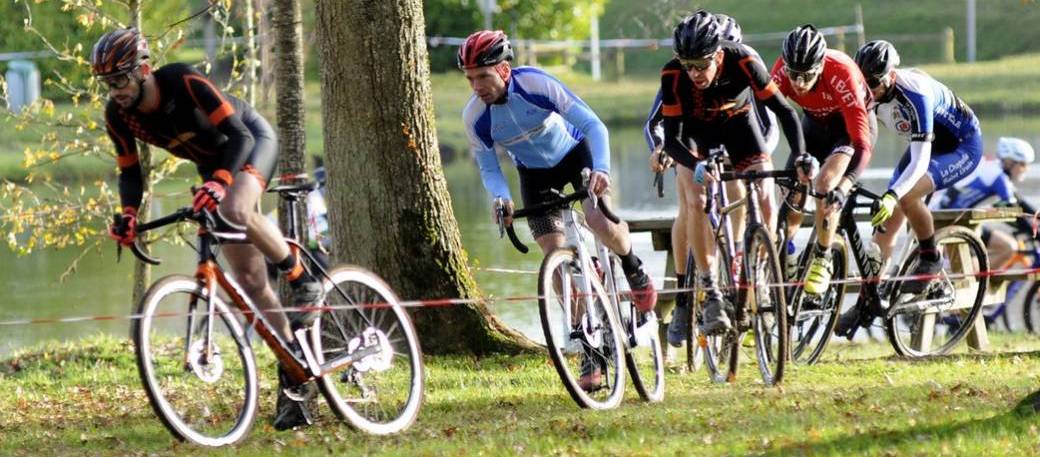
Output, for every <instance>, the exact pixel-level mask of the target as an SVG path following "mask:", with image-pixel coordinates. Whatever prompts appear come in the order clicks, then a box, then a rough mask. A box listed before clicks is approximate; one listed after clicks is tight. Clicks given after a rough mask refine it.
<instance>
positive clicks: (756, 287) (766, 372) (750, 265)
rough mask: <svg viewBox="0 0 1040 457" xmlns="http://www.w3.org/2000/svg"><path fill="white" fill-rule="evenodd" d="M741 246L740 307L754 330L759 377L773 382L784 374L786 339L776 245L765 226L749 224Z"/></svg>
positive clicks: (781, 282)
mask: <svg viewBox="0 0 1040 457" xmlns="http://www.w3.org/2000/svg"><path fill="white" fill-rule="evenodd" d="M745 246H747V248H746V253H745V259H744V281H743V284H742V286H746V287H747V289H746V293H745V294H744V296H745V301H744V302H743V303H744V304H743V309H744V313H747V317H748V318H749V319H750V323H751V330H752V331H753V332H754V339H755V356H756V359H757V360H758V370H759V372H760V373H761V375H762V381H763V382H764V383H765V384H766V385H770V386H771V385H776V384H779V383H780V382H781V381H782V380H783V378H784V366H785V364H786V363H787V357H788V355H789V353H788V344H789V342H790V340H789V339H788V334H787V330H788V326H787V305H786V300H785V297H784V286H783V284H784V280H783V279H784V276H783V273H781V271H780V264H779V262H778V261H777V255H776V246H775V245H774V244H773V241H772V239H771V237H770V236H769V231H768V230H766V228H765V226H763V225H756V226H755V227H752V228H750V231H749V235H748V237H747V239H746V240H745ZM737 314H738V316H739V314H740V313H739V312H738V313H737ZM738 320H739V319H738ZM731 371H735V370H732V369H731Z"/></svg>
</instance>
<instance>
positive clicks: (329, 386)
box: [310, 266, 424, 435]
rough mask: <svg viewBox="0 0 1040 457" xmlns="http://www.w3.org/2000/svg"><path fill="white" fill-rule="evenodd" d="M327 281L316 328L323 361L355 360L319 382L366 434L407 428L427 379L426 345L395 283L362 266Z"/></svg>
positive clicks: (335, 407)
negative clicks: (325, 309) (324, 309)
mask: <svg viewBox="0 0 1040 457" xmlns="http://www.w3.org/2000/svg"><path fill="white" fill-rule="evenodd" d="M330 278H331V281H330V280H329V279H330ZM324 284H325V292H326V295H325V297H326V298H325V300H326V306H328V307H329V308H331V310H329V311H328V312H326V313H322V315H321V316H320V317H319V318H318V319H317V320H316V321H315V322H314V327H313V328H312V329H311V332H310V339H311V345H312V347H313V348H314V353H315V356H316V358H317V361H318V363H319V364H324V363H326V362H334V361H335V360H337V359H341V358H343V357H348V356H353V357H357V360H355V361H353V362H352V363H351V364H350V366H348V367H347V368H346V369H344V370H342V371H339V372H335V373H331V374H328V375H326V376H322V377H321V378H319V379H318V387H320V388H321V392H322V394H323V395H324V396H325V400H326V401H327V402H328V403H329V407H331V408H332V411H333V412H334V413H335V414H336V416H337V417H339V418H340V419H342V420H344V421H346V422H347V423H348V424H350V425H351V426H353V427H354V428H357V429H358V430H361V431H363V432H366V433H371V434H375V435H386V434H391V433H397V432H400V431H401V430H404V429H406V428H408V427H409V426H410V425H411V424H412V423H413V422H415V418H416V416H418V414H419V407H420V405H421V404H422V400H423V383H424V374H423V364H422V349H420V347H419V338H418V336H417V335H416V333H415V327H414V326H413V325H412V320H411V318H409V317H408V313H407V312H406V311H405V310H404V308H403V307H401V305H400V302H399V300H398V299H397V296H396V295H395V294H394V292H393V291H392V290H390V287H389V286H387V285H386V283H385V282H383V280H382V279H380V278H379V277H378V276H376V275H375V274H373V273H371V272H369V271H367V270H364V269H362V268H358V267H354V266H340V267H337V268H335V269H333V270H332V271H331V272H330V273H329V278H326V279H325V281H324Z"/></svg>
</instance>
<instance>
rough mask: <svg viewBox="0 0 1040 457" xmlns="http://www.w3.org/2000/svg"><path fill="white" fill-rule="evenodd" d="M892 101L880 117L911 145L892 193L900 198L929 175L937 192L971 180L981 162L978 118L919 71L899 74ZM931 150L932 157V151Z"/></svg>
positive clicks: (884, 105)
mask: <svg viewBox="0 0 1040 457" xmlns="http://www.w3.org/2000/svg"><path fill="white" fill-rule="evenodd" d="M893 90H894V91H895V92H894V95H893V97H892V99H891V100H889V101H887V102H885V103H881V104H879V105H877V107H876V108H875V109H876V110H877V117H878V120H880V121H881V122H882V123H883V124H885V125H886V126H888V128H890V129H892V130H895V132H896V133H897V134H899V135H900V136H903V137H906V138H908V139H909V140H910V147H909V151H908V156H904V158H903V160H901V161H900V164H899V166H898V167H897V172H896V175H895V176H893V179H892V182H891V183H890V184H889V189H890V190H891V191H893V192H895V194H896V195H897V196H899V197H902V196H903V195H906V193H907V192H909V191H910V189H912V188H913V186H914V185H915V184H916V183H917V182H918V181H919V180H920V179H921V177H923V176H924V175H925V173H928V174H929V175H930V176H931V177H932V180H933V182H934V184H935V187H936V189H942V188H945V187H949V186H951V185H953V183H955V182H957V181H959V180H961V179H962V178H964V177H965V176H967V175H968V174H970V173H971V172H972V171H973V170H974V169H975V167H976V166H977V165H978V162H979V160H980V159H981V158H982V134H981V131H980V130H979V121H978V119H977V118H976V117H975V114H974V113H973V112H972V111H971V109H970V108H968V106H967V105H965V104H964V102H962V101H961V100H960V99H959V98H957V96H955V95H954V94H953V92H952V91H951V90H950V89H949V88H947V87H946V86H944V85H943V84H942V83H940V82H938V81H936V80H935V79H933V78H932V77H930V76H928V75H927V74H924V73H923V72H920V71H918V70H913V69H907V70H903V69H900V70H896V79H895V88H894V89H893ZM933 144H934V145H935V146H934V149H935V150H934V151H933Z"/></svg>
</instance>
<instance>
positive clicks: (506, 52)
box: [458, 30, 513, 70]
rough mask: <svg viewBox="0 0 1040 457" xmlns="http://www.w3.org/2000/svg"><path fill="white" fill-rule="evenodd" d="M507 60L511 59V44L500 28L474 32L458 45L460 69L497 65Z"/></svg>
mask: <svg viewBox="0 0 1040 457" xmlns="http://www.w3.org/2000/svg"><path fill="white" fill-rule="evenodd" d="M507 60H513V46H512V45H510V44H509V38H508V37H506V34H505V32H502V31H501V30H494V31H492V30H481V31H479V32H475V33H473V34H472V35H470V36H469V37H467V38H466V41H465V42H463V43H462V46H459V54H458V65H459V69H460V70H468V69H470V68H477V67H487V66H491V65H497V64H499V63H502V62H505V61H507Z"/></svg>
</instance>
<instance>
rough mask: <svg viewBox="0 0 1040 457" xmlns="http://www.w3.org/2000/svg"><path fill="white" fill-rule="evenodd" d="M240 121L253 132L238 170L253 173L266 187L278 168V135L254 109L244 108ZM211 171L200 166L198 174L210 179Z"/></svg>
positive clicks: (262, 185)
mask: <svg viewBox="0 0 1040 457" xmlns="http://www.w3.org/2000/svg"><path fill="white" fill-rule="evenodd" d="M242 123H243V124H245V126H246V128H247V129H249V133H252V134H253V149H252V151H250V152H249V157H248V158H247V159H246V163H245V164H244V165H242V169H241V170H238V171H243V172H246V173H249V174H251V175H253V176H254V177H256V178H257V180H259V181H260V186H261V187H264V188H267V184H268V183H270V182H271V177H273V176H274V172H275V169H277V168H278V136H277V135H276V134H275V133H274V129H273V128H271V124H269V123H268V122H267V120H266V119H264V117H263V116H261V115H260V114H259V113H257V112H256V110H244V111H243V112H242ZM213 171H215V170H204V169H201V168H200V169H199V174H200V175H202V177H203V178H205V179H210V178H211V177H212V174H213Z"/></svg>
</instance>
